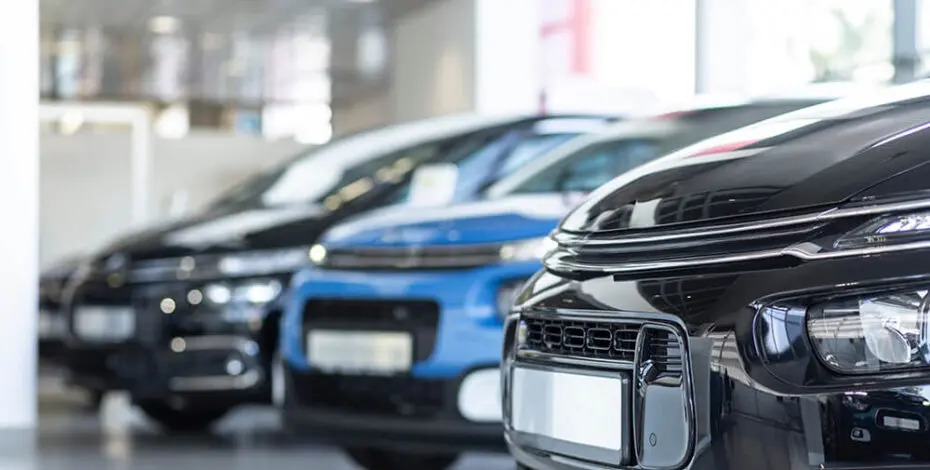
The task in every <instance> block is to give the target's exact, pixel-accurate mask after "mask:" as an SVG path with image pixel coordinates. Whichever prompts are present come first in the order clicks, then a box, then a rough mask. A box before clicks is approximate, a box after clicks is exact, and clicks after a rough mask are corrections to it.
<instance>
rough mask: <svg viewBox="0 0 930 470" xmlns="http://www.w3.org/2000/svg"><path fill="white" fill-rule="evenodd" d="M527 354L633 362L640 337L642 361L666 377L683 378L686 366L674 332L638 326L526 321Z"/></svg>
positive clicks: (527, 318)
mask: <svg viewBox="0 0 930 470" xmlns="http://www.w3.org/2000/svg"><path fill="white" fill-rule="evenodd" d="M523 322H524V324H525V325H526V340H525V342H524V344H523V346H522V349H524V350H531V351H537V352H542V353H546V354H554V355H559V356H569V357H581V358H596V359H612V360H616V361H630V362H632V361H634V360H635V356H636V344H637V339H638V337H639V335H641V334H644V335H646V337H645V338H643V340H644V352H643V357H642V360H643V361H651V363H652V365H653V366H654V367H657V368H658V370H659V371H660V372H662V373H665V374H672V375H680V374H681V373H682V367H683V363H684V359H683V351H682V347H681V342H680V339H679V337H678V335H676V334H675V333H672V332H671V331H666V330H661V329H655V328H644V326H643V325H642V324H638V323H616V322H598V321H577V320H561V319H544V318H533V317H524V318H523Z"/></svg>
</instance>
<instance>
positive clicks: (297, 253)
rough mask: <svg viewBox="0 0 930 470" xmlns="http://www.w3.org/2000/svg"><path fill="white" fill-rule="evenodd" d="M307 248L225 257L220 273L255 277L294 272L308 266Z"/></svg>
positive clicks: (220, 263)
mask: <svg viewBox="0 0 930 470" xmlns="http://www.w3.org/2000/svg"><path fill="white" fill-rule="evenodd" d="M307 253H308V252H307V248H305V247H300V248H288V249H283V250H263V251H250V252H245V253H236V254H233V255H228V256H224V257H223V258H222V259H220V261H219V265H218V268H219V271H220V272H221V273H223V274H226V275H228V276H254V275H261V274H273V273H279V272H287V271H293V270H296V269H298V268H300V267H301V266H304V265H306V264H308V254H307Z"/></svg>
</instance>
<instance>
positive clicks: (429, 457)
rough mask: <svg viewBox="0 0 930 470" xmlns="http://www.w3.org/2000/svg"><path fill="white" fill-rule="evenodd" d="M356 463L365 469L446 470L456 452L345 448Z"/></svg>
mask: <svg viewBox="0 0 930 470" xmlns="http://www.w3.org/2000/svg"><path fill="white" fill-rule="evenodd" d="M345 451H346V454H348V455H349V458H351V459H352V461H353V462H355V463H356V464H357V465H359V466H360V467H362V468H365V469H367V470H446V469H448V468H449V467H451V466H452V465H453V464H454V463H455V461H456V460H458V458H459V456H458V454H415V453H406V452H394V451H386V450H380V449H365V448H361V449H360V448H353V449H345Z"/></svg>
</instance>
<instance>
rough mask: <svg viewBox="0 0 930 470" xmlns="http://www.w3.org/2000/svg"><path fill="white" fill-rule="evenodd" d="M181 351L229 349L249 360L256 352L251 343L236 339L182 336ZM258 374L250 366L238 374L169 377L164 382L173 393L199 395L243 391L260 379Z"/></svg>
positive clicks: (250, 341)
mask: <svg viewBox="0 0 930 470" xmlns="http://www.w3.org/2000/svg"><path fill="white" fill-rule="evenodd" d="M181 339H183V340H184V343H185V348H184V351H181V352H179V353H178V354H184V353H185V352H187V351H209V350H215V349H232V350H235V351H238V352H240V353H241V354H242V355H243V356H246V357H251V356H254V355H255V352H256V351H258V345H257V344H256V343H255V341H252V340H249V339H246V338H242V337H240V336H221V335H212V336H183V337H181ZM261 377H262V374H261V372H260V371H258V370H256V369H255V368H254V367H253V368H252V369H251V370H248V371H246V372H245V373H244V374H242V375H236V376H230V375H203V376H193V377H172V378H171V379H170V380H169V381H168V388H169V389H171V390H172V391H176V392H203V391H219V390H244V389H247V388H251V387H253V386H255V385H256V384H257V383H258V382H259V380H261Z"/></svg>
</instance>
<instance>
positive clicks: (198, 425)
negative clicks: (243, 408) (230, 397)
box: [137, 400, 229, 433]
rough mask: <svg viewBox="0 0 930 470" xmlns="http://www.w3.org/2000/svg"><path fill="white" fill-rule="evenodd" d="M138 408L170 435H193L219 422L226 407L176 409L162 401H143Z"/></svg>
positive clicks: (226, 411) (226, 410) (226, 409)
mask: <svg viewBox="0 0 930 470" xmlns="http://www.w3.org/2000/svg"><path fill="white" fill-rule="evenodd" d="M137 404H138V405H139V408H141V409H142V411H143V412H144V413H145V414H146V416H148V417H149V418H151V419H152V420H153V421H155V422H157V423H158V424H159V425H160V426H161V427H162V428H164V429H165V430H166V431H168V432H171V433H195V432H203V431H207V430H208V429H209V428H210V426H212V425H213V423H216V422H217V421H219V420H220V419H221V418H222V417H223V416H225V415H226V413H229V408H228V407H221V408H206V407H190V408H187V407H182V408H176V407H173V406H171V405H170V404H169V403H166V402H164V401H148V400H146V401H143V402H139V403H137Z"/></svg>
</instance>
